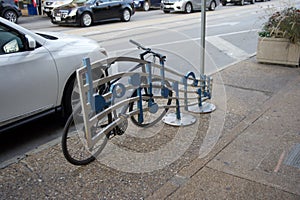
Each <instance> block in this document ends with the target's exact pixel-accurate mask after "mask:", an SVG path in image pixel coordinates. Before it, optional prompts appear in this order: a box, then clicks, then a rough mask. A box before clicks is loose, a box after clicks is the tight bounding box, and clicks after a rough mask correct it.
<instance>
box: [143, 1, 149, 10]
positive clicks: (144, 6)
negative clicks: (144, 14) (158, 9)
mask: <svg viewBox="0 0 300 200" xmlns="http://www.w3.org/2000/svg"><path fill="white" fill-rule="evenodd" d="M143 9H144V11H149V10H150V3H149V1H145V2H144V5H143Z"/></svg>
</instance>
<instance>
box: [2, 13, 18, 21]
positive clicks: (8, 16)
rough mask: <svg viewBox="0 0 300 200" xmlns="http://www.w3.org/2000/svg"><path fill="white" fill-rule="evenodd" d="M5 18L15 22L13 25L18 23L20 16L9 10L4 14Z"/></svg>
mask: <svg viewBox="0 0 300 200" xmlns="http://www.w3.org/2000/svg"><path fill="white" fill-rule="evenodd" d="M3 16H4V18H5V19H7V20H9V21H11V22H13V23H17V22H18V16H17V13H16V12H15V11H13V10H7V11H5V13H4V15H3Z"/></svg>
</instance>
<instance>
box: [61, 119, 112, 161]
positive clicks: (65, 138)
mask: <svg viewBox="0 0 300 200" xmlns="http://www.w3.org/2000/svg"><path fill="white" fill-rule="evenodd" d="M109 123H111V116H110V115H108V116H107V117H105V119H102V120H99V121H98V123H97V124H96V125H95V126H93V127H92V128H91V133H92V136H93V135H95V134H97V133H99V132H100V131H101V129H103V128H105V127H106V126H107V125H108V124H109ZM85 138H86V137H85V132H84V126H83V124H81V125H78V124H75V123H74V118H73V115H70V117H69V118H68V121H67V123H66V125H65V127H64V131H63V135H62V151H63V154H64V156H65V158H66V159H67V160H68V161H69V162H70V163H72V164H74V165H86V164H89V163H90V162H92V161H94V160H95V158H96V157H97V156H98V155H99V154H100V153H101V151H102V150H103V149H104V147H105V145H106V143H107V140H108V136H107V135H106V134H103V135H102V137H101V138H100V139H99V141H97V143H96V144H95V145H94V146H93V148H91V149H89V148H88V146H87V141H86V139H85Z"/></svg>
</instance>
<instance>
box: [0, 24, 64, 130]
mask: <svg viewBox="0 0 300 200" xmlns="http://www.w3.org/2000/svg"><path fill="white" fill-rule="evenodd" d="M27 43H28V40H26V36H25V34H23V33H21V32H19V31H17V30H15V29H13V28H11V27H10V26H8V25H5V24H3V23H0V94H1V97H0V110H1V115H0V125H5V124H7V123H10V122H13V121H16V120H18V119H22V118H24V117H27V116H30V115H32V114H35V113H38V112H41V111H44V110H47V109H49V108H52V107H53V106H54V105H55V104H56V101H57V90H58V77H57V70H56V65H55V62H54V60H53V58H52V56H51V55H50V54H49V52H48V50H47V49H46V48H44V47H43V45H41V44H38V43H37V44H36V48H34V49H28V47H29V45H28V44H27Z"/></svg>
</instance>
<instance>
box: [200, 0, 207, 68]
mask: <svg viewBox="0 0 300 200" xmlns="http://www.w3.org/2000/svg"><path fill="white" fill-rule="evenodd" d="M205 26H206V0H202V4H201V49H200V50H201V51H200V53H201V57H200V58H201V66H200V74H204V66H205V28H206V27H205Z"/></svg>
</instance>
